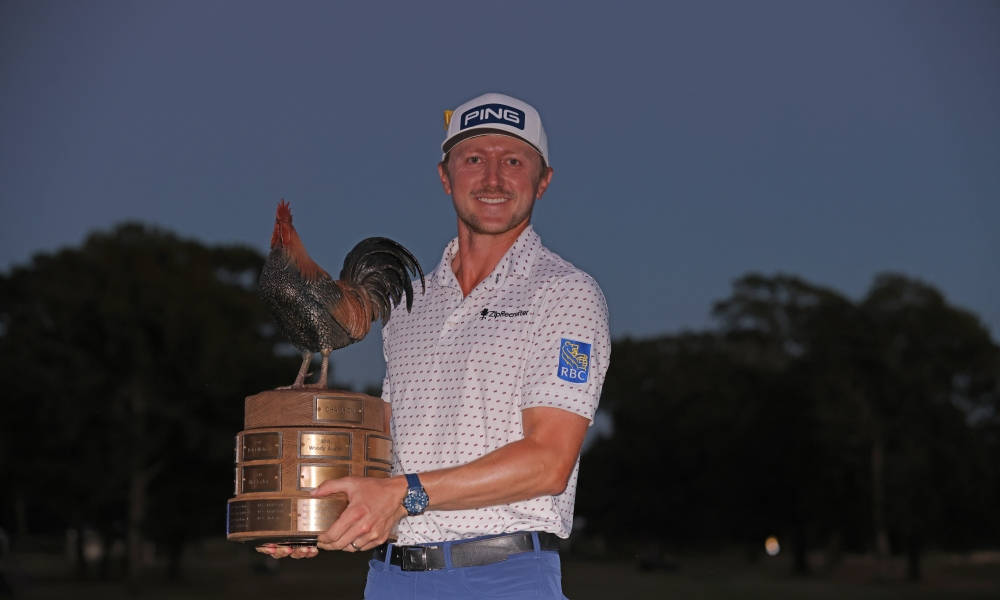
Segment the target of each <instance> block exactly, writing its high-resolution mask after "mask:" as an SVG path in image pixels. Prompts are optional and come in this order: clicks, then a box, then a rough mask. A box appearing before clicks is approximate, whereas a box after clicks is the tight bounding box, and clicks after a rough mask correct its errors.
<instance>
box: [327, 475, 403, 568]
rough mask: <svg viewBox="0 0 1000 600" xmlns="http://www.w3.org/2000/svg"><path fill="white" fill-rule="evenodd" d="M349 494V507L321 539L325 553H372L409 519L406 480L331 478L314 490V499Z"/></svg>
mask: <svg viewBox="0 0 1000 600" xmlns="http://www.w3.org/2000/svg"><path fill="white" fill-rule="evenodd" d="M336 493H342V494H346V495H347V508H345V509H344V512H342V513H341V514H340V516H339V517H338V518H337V520H336V521H334V523H333V525H331V526H330V529H328V530H327V531H326V532H324V533H321V534H320V535H319V538H318V543H317V544H316V545H317V546H318V547H320V548H322V549H323V550H346V551H347V552H361V551H363V550H371V549H372V548H374V547H376V546H378V545H379V544H382V543H383V542H385V541H386V540H387V539H388V538H389V534H390V533H392V530H393V528H394V527H395V526H396V523H398V522H399V520H400V519H402V518H403V517H404V516H406V509H404V508H403V505H402V501H403V496H405V495H406V479H405V478H403V477H400V476H397V477H390V478H388V479H377V478H374V477H342V478H340V479H328V480H327V481H324V482H323V483H322V484H320V486H319V487H318V488H316V489H315V490H313V492H312V495H313V496H329V495H330V494H336Z"/></svg>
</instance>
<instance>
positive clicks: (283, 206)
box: [275, 198, 292, 223]
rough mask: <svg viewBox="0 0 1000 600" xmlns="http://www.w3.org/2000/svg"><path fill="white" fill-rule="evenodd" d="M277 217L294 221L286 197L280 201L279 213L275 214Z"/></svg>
mask: <svg viewBox="0 0 1000 600" xmlns="http://www.w3.org/2000/svg"><path fill="white" fill-rule="evenodd" d="M275 219H276V220H278V221H282V222H287V223H291V222H292V209H291V207H290V205H289V204H288V202H286V201H285V199H284V198H282V199H281V202H278V214H277V215H276V216H275Z"/></svg>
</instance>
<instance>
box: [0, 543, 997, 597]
mask: <svg viewBox="0 0 1000 600" xmlns="http://www.w3.org/2000/svg"><path fill="white" fill-rule="evenodd" d="M984 557H985V559H984ZM366 561H367V556H359V555H353V554H347V553H330V552H326V553H322V554H321V555H320V556H319V557H317V558H315V559H310V560H301V561H294V560H289V559H285V560H282V561H274V560H272V559H268V558H266V557H263V556H261V555H258V554H256V553H254V552H253V551H252V549H250V548H249V547H247V546H243V545H240V544H233V543H228V542H225V541H212V542H206V543H203V544H201V545H200V546H198V547H192V549H191V550H190V552H189V554H188V555H187V556H186V559H185V564H184V571H183V574H182V577H181V579H180V580H179V581H168V580H167V579H166V577H165V575H164V573H163V569H162V567H159V568H151V569H149V570H148V571H146V572H144V576H143V577H142V578H141V580H140V583H139V586H140V589H139V590H138V592H139V595H141V597H142V598H143V599H144V600H160V599H173V598H192V599H200V598H222V599H225V598H234V599H235V598H239V599H241V600H251V599H254V598H269V599H273V598H278V599H279V600H281V599H282V598H292V597H315V596H317V595H319V594H322V596H323V597H325V598H335V599H341V598H348V599H350V598H361V595H362V590H363V588H364V579H365V570H366ZM0 570H2V573H3V574H4V576H5V578H6V579H7V581H8V583H9V584H10V585H11V586H12V588H13V591H14V592H15V594H16V596H15V597H18V598H37V599H50V598H53V599H54V598H70V597H72V598H77V599H81V600H86V599H87V598H101V599H114V598H129V597H133V596H134V594H132V593H130V590H129V589H128V588H127V586H126V585H125V584H124V583H123V582H121V581H120V580H119V581H111V582H108V581H96V580H87V581H80V580H78V579H77V578H76V577H75V576H74V575H73V572H72V569H71V568H70V567H69V565H67V564H66V562H65V561H64V560H62V558H61V557H60V556H58V555H52V554H44V553H41V552H38V553H21V554H12V555H8V556H6V557H4V558H3V560H2V561H0ZM119 575H120V574H119ZM563 586H564V591H565V593H566V595H567V596H568V597H569V598H571V599H573V600H591V599H598V598H600V599H606V598H612V599H615V600H617V599H619V598H629V599H643V598H650V599H653V598H656V599H659V598H697V599H702V598H704V599H707V600H713V599H723V598H739V599H741V600H752V599H755V598H767V599H769V600H782V599H785V598H810V599H814V598H815V599H819V600H823V599H826V598H830V599H833V598H838V599H839V598H852V599H860V600H868V599H871V600H875V599H883V598H885V599H889V598H893V599H896V598H917V599H937V598H948V599H958V600H962V599H973V598H976V599H978V598H998V597H1000V559H998V558H997V557H995V556H986V555H979V556H965V557H962V556H954V555H931V556H928V557H927V560H926V563H925V577H924V580H923V581H921V582H917V583H912V582H907V581H905V580H904V578H903V576H902V565H901V563H897V562H893V563H891V564H889V565H883V567H882V568H881V569H880V568H878V565H876V564H875V563H874V562H873V561H872V560H870V559H867V558H865V557H856V556H849V557H846V558H845V560H844V561H843V562H842V563H841V564H840V565H839V566H838V567H837V568H836V569H833V570H830V571H828V572H826V573H823V574H817V575H813V576H809V577H794V576H791V575H790V574H789V568H788V564H787V562H786V561H785V560H784V559H782V558H781V557H779V558H775V559H768V560H761V561H758V562H756V563H749V562H747V561H745V560H742V559H740V558H738V557H733V556H711V557H710V556H699V557H687V558H682V559H680V560H678V561H677V564H676V565H675V568H672V569H671V570H669V571H667V570H651V571H640V570H639V569H637V568H636V565H635V563H633V562H632V561H600V560H594V559H581V558H574V557H569V556H568V557H564V560H563ZM2 595H3V591H2V590H0V596H2Z"/></svg>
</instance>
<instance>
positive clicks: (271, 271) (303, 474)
mask: <svg viewBox="0 0 1000 600" xmlns="http://www.w3.org/2000/svg"><path fill="white" fill-rule="evenodd" d="M411 274H412V275H414V276H416V275H417V274H419V275H420V282H421V285H423V282H424V274H423V271H422V270H421V268H420V265H419V264H418V263H417V261H416V259H415V258H414V257H413V255H412V254H411V253H410V252H409V251H408V250H406V248H403V247H402V246H401V245H399V244H397V243H396V242H394V241H392V240H389V239H386V238H367V239H365V240H362V241H361V242H359V243H358V244H357V245H356V246H355V247H354V249H352V250H351V252H349V253H348V255H347V257H346V258H345V259H344V266H343V269H342V270H341V272H340V278H339V279H336V280H335V279H333V278H332V277H330V275H329V274H328V273H327V272H326V271H324V270H323V268H322V267H320V266H319V265H318V264H316V263H315V262H314V261H313V260H312V259H311V258H309V255H308V254H307V253H306V250H305V248H304V247H303V245H302V242H301V240H300V239H299V236H298V233H297V232H296V231H295V228H294V227H292V215H291V210H290V209H289V206H288V204H287V203H286V202H285V201H284V200H282V201H281V202H280V203H279V205H278V212H277V217H276V219H275V226H274V232H273V234H272V236H271V252H270V254H269V255H268V257H267V260H266V261H265V263H264V268H263V270H262V271H261V274H260V278H259V280H258V295H259V296H260V298H261V300H263V301H264V303H265V304H266V305H267V307H268V308H269V309H270V311H271V314H272V316H273V317H274V319H275V321H276V323H277V325H278V328H279V331H280V332H281V333H282V334H284V335H285V336H286V337H287V338H288V339H289V340H290V341H291V342H292V344H293V345H295V346H296V347H297V348H298V349H299V350H300V351H301V352H302V365H301V366H300V367H299V371H298V375H297V376H296V378H295V382H294V383H293V384H292V385H291V386H288V387H287V388H278V389H274V390H266V391H262V392H260V393H257V394H255V395H252V396H248V397H247V398H246V399H245V406H244V429H243V431H240V432H239V433H238V434H237V436H236V448H235V456H236V476H235V485H234V497H233V498H230V499H229V503H228V507H227V518H226V537H227V539H229V540H232V541H237V542H250V543H254V544H255V545H260V544H266V543H277V544H284V545H315V544H316V539H317V536H318V535H319V534H321V533H323V532H324V531H326V530H327V529H328V528H329V527H330V525H332V524H333V522H334V521H336V520H337V517H338V516H340V513H341V512H342V511H343V510H344V508H345V507H346V506H347V498H346V497H345V496H344V495H343V494H333V495H331V496H326V497H322V498H313V497H311V496H310V492H311V491H312V490H313V489H315V488H316V487H318V486H319V485H320V484H321V483H322V482H324V481H326V480H328V479H336V478H339V477H347V476H361V477H388V476H389V474H390V471H391V468H392V439H391V438H390V437H389V431H388V428H387V427H388V426H387V423H386V419H385V411H384V407H383V403H382V399H381V398H376V397H373V396H369V395H367V394H360V393H356V392H350V391H345V390H333V389H329V388H327V376H328V373H329V360H330V353H331V352H332V351H333V350H335V349H337V348H342V347H344V346H347V345H348V344H352V343H354V342H357V341H359V340H361V339H362V338H364V336H365V335H367V333H368V331H369V329H370V328H371V324H372V322H374V321H375V320H376V319H382V321H383V323H384V322H385V321H386V320H387V319H388V318H389V314H390V311H391V309H392V308H393V306H396V305H398V304H399V303H400V301H401V300H402V299H403V297H404V296H405V298H406V309H407V310H409V309H410V308H411V307H412V305H413V287H412V283H411V281H410V275H411ZM316 352H319V353H321V355H322V361H321V371H320V376H319V380H318V381H317V382H316V383H313V384H306V383H305V378H306V375H307V372H308V369H309V365H310V364H311V363H312V358H313V355H314V354H315V353H316Z"/></svg>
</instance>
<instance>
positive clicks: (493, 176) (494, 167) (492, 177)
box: [483, 160, 500, 186]
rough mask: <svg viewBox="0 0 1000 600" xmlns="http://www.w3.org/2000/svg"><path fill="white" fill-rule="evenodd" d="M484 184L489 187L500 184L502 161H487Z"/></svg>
mask: <svg viewBox="0 0 1000 600" xmlns="http://www.w3.org/2000/svg"><path fill="white" fill-rule="evenodd" d="M483 178H484V182H483V183H485V184H487V185H490V186H495V185H498V184H499V183H500V161H499V160H487V161H486V169H485V171H484V173H483Z"/></svg>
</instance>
